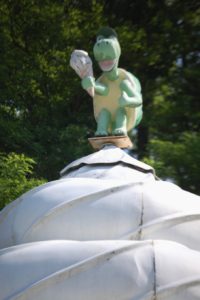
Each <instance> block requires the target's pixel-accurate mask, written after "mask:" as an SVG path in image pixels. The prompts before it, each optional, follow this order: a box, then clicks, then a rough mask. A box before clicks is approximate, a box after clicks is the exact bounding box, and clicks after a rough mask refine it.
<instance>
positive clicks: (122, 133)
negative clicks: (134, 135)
mask: <svg viewBox="0 0 200 300" xmlns="http://www.w3.org/2000/svg"><path fill="white" fill-rule="evenodd" d="M112 133H113V135H127V131H126V130H125V129H122V128H117V129H115V130H114V131H113V132H112Z"/></svg>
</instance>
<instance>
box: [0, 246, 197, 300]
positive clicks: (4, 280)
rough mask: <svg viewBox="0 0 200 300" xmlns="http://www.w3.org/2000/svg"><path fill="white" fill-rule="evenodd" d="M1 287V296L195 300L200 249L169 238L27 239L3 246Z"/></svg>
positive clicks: (41, 299)
mask: <svg viewBox="0 0 200 300" xmlns="http://www.w3.org/2000/svg"><path fill="white" fill-rule="evenodd" d="M0 290H1V296H0V299H1V300H4V299H13V300H14V299H15V300H19V299H20V300H22V299H29V300H35V299H37V300H51V299H52V300H54V299H59V300H66V299H67V300H74V299H76V300H83V299H84V300H86V299H87V300H94V299H95V300H102V299H103V300H111V299H117V300H138V299H141V300H142V299H143V300H145V299H146V300H147V299H148V300H151V299H158V300H159V299H170V300H171V299H176V300H183V299H185V300H186V299H190V300H194V299H199V298H197V296H198V295H199V294H200V253H199V252H197V251H192V250H190V249H188V248H186V247H184V246H182V245H180V244H177V243H172V242H168V241H165V242H164V241H145V242H128V241H107V242H104V241H100V242H69V241H47V242H38V243H31V244H24V245H21V246H16V247H10V248H9V249H5V250H1V251H0ZM186 296H187V297H186ZM153 297H155V298H153Z"/></svg>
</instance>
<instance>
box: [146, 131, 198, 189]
mask: <svg viewBox="0 0 200 300" xmlns="http://www.w3.org/2000/svg"><path fill="white" fill-rule="evenodd" d="M150 148H151V154H150V158H145V159H144V161H145V162H146V163H149V164H151V165H152V166H153V167H154V168H155V169H156V171H157V175H158V176H160V177H161V178H163V179H171V180H173V181H175V182H176V183H177V184H178V185H180V186H181V187H182V188H185V189H186V190H189V191H191V192H194V193H198V194H199V193H200V185H199V166H200V151H199V149H200V136H199V135H197V133H189V132H185V133H183V134H182V135H181V136H180V137H179V139H178V140H177V141H176V143H173V142H171V141H162V140H151V146H150Z"/></svg>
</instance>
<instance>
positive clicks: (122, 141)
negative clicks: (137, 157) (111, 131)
mask: <svg viewBox="0 0 200 300" xmlns="http://www.w3.org/2000/svg"><path fill="white" fill-rule="evenodd" d="M88 141H89V143H90V144H91V146H92V147H93V148H94V150H100V149H101V148H103V147H104V146H105V145H110V144H111V145H115V146H116V147H118V148H121V149H125V148H126V149H131V148H133V143H132V142H131V140H130V138H129V137H128V136H127V135H120V136H116V135H113V136H112V135H110V136H99V137H92V138H88Z"/></svg>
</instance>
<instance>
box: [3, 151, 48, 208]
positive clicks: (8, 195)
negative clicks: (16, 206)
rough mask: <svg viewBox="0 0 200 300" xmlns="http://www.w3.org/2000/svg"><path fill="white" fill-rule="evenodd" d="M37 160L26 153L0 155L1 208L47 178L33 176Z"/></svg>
mask: <svg viewBox="0 0 200 300" xmlns="http://www.w3.org/2000/svg"><path fill="white" fill-rule="evenodd" d="M34 164H35V161H34V160H33V159H31V158H29V157H26V156H25V155H23V154H21V155H18V154H15V153H10V154H8V155H5V154H1V155H0V209H1V208H3V207H4V206H5V205H6V204H8V203H9V202H11V201H13V200H14V199H15V198H17V197H19V196H20V195H21V194H23V193H25V192H26V191H28V190H30V189H32V188H34V187H36V186H38V185H40V184H42V183H44V182H45V180H39V179H35V178H32V175H33V166H34Z"/></svg>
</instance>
